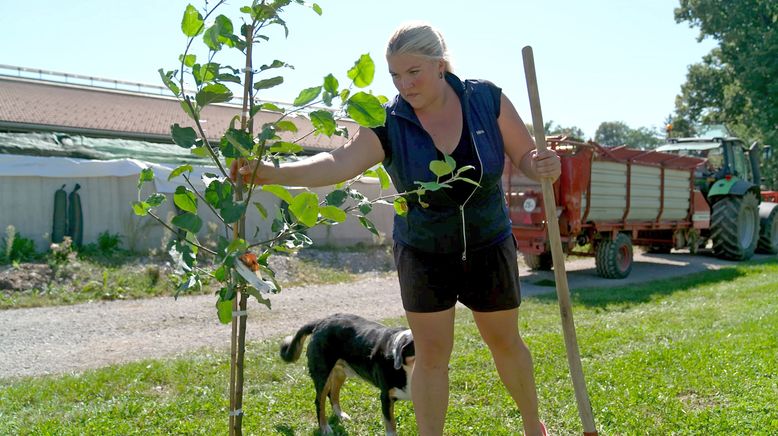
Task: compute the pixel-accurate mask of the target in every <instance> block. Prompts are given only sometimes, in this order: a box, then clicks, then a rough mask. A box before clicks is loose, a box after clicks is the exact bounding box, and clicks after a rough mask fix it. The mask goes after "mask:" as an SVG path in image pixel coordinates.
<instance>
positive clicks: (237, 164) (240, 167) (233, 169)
mask: <svg viewBox="0 0 778 436" xmlns="http://www.w3.org/2000/svg"><path fill="white" fill-rule="evenodd" d="M257 166H259V168H257V170H256V171H254V168H255V167H257ZM275 169H276V168H275V167H274V166H272V165H270V164H268V163H266V162H261V161H257V160H254V161H250V162H249V161H247V160H246V159H244V158H239V159H235V160H234V161H232V165H230V178H231V179H232V180H233V181H237V180H238V177H239V176H240V177H242V178H243V183H244V184H249V183H251V175H252V174H254V184H255V185H266V184H269V183H271V182H270V176H271V173H272V172H273V170H275Z"/></svg>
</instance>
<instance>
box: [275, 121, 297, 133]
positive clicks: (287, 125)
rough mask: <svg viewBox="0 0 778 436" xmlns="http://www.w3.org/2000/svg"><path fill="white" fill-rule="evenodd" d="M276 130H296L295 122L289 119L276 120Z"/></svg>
mask: <svg viewBox="0 0 778 436" xmlns="http://www.w3.org/2000/svg"><path fill="white" fill-rule="evenodd" d="M276 131H279V132H284V131H286V132H297V124H295V123H293V122H291V121H289V120H282V121H277V122H276Z"/></svg>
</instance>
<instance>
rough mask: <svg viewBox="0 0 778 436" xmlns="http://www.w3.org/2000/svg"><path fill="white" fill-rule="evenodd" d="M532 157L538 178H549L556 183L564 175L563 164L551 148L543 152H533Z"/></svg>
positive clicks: (533, 167) (531, 152)
mask: <svg viewBox="0 0 778 436" xmlns="http://www.w3.org/2000/svg"><path fill="white" fill-rule="evenodd" d="M530 156H531V159H532V169H533V170H534V171H535V174H537V176H538V178H540V179H546V178H547V179H551V180H552V181H554V180H556V179H557V178H559V175H560V174H562V162H561V160H560V159H559V156H558V155H557V154H556V152H555V151H554V150H552V149H550V148H547V149H545V150H543V151H538V150H531V151H530Z"/></svg>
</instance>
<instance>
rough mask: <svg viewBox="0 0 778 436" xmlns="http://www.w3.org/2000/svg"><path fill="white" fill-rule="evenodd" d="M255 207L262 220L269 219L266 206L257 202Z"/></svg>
mask: <svg viewBox="0 0 778 436" xmlns="http://www.w3.org/2000/svg"><path fill="white" fill-rule="evenodd" d="M254 207H256V208H257V212H259V215H260V216H262V219H267V209H265V206H264V205H263V204H262V203H260V202H258V201H255V202H254Z"/></svg>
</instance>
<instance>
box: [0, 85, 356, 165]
mask: <svg viewBox="0 0 778 436" xmlns="http://www.w3.org/2000/svg"><path fill="white" fill-rule="evenodd" d="M240 111H241V108H240V107H239V106H236V105H228V104H213V105H208V106H206V107H205V108H203V110H202V119H203V120H205V121H206V122H205V123H204V130H205V131H206V134H207V136H208V137H209V139H211V140H218V138H219V137H220V135H221V134H222V133H223V132H224V131H225V130H226V129H227V128H228V127H229V125H230V122H231V120H232V119H233V117H235V115H239V114H240ZM277 117H278V114H274V113H271V112H260V113H259V114H257V116H255V125H261V124H262V123H265V122H271V121H274V120H276V119H277ZM294 122H295V123H296V124H297V126H298V129H299V133H297V134H294V135H288V136H287V137H285V138H284V140H287V141H290V140H295V139H296V138H298V137H302V136H303V135H305V134H306V133H308V132H310V131H311V130H312V128H311V124H310V121H309V120H307V119H306V118H304V117H298V118H295V119H294ZM174 123H178V124H179V125H181V126H191V127H195V126H194V122H193V121H192V120H191V119H190V118H189V117H187V116H186V114H184V112H183V110H182V109H181V107H180V105H179V102H178V101H177V100H176V99H175V98H173V97H165V96H155V95H150V94H142V93H133V92H129V91H123V90H112V89H104V88H97V87H90V86H83V85H73V84H64V83H55V82H50V81H45V80H35V79H29V78H17V77H7V76H0V130H5V131H22V132H41V131H45V132H62V133H68V134H73V135H83V136H90V137H95V136H96V137H113V138H124V139H134V140H144V141H149V142H162V143H171V144H172V141H171V139H170V126H171V125H172V124H174ZM340 124H341V125H343V126H345V127H346V128H347V129H348V130H349V132H350V134H353V133H354V132H355V131H356V129H357V125H356V123H354V122H353V121H350V120H342V121H341V122H340ZM345 141H346V139H345V138H343V137H340V136H333V137H331V138H328V137H326V136H321V135H319V136H313V135H311V136H308V137H305V138H304V139H303V140H302V141H301V142H300V143H301V145H302V146H303V147H304V148H305V149H307V150H309V151H326V150H332V149H335V148H337V147H339V146H341V145H343V144H344V143H345Z"/></svg>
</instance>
